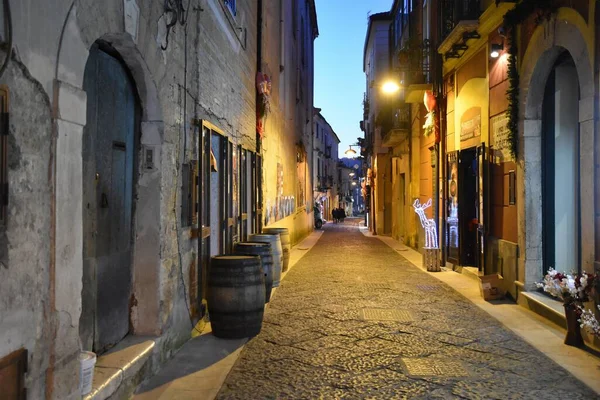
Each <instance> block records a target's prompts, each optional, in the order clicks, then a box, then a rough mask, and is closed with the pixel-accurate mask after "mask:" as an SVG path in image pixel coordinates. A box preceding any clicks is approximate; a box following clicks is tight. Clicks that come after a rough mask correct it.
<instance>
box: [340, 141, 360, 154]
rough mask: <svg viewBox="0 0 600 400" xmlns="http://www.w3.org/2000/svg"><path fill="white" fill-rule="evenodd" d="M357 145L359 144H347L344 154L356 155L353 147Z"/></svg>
mask: <svg viewBox="0 0 600 400" xmlns="http://www.w3.org/2000/svg"><path fill="white" fill-rule="evenodd" d="M358 146H359V145H358V144H351V145H349V146H348V150H346V151H345V152H344V154H345V155H347V156H354V155H356V150H354V149H353V147H358Z"/></svg>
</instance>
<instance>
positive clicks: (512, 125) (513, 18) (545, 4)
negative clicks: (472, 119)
mask: <svg viewBox="0 0 600 400" xmlns="http://www.w3.org/2000/svg"><path fill="white" fill-rule="evenodd" d="M497 3H498V1H496V4H497ZM553 3H554V2H553V1H552V0H523V1H520V2H519V3H518V4H517V5H516V6H515V8H513V9H512V10H510V11H508V12H507V13H506V14H505V15H504V25H505V27H506V28H507V29H506V30H507V33H508V54H509V56H510V57H509V59H508V84H509V87H508V90H507V91H506V96H507V98H508V109H507V111H506V112H507V114H508V140H509V143H510V148H509V151H510V155H511V156H512V157H513V159H515V160H516V159H517V155H518V147H519V85H520V82H519V68H518V66H517V55H518V52H519V49H518V47H517V38H516V36H517V25H519V24H521V23H523V22H525V20H527V18H529V16H530V15H532V14H533V13H537V16H536V19H535V23H536V24H539V23H540V22H541V21H542V20H543V19H549V18H550V16H551V15H552V14H553V13H554V12H556V9H557V6H555V5H554V4H553Z"/></svg>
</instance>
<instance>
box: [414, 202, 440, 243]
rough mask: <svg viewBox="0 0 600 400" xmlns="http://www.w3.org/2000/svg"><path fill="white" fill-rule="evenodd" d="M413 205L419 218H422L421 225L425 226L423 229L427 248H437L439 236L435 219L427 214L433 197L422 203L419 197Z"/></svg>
mask: <svg viewBox="0 0 600 400" xmlns="http://www.w3.org/2000/svg"><path fill="white" fill-rule="evenodd" d="M413 207H414V209H415V212H416V213H417V214H418V215H419V219H420V220H421V226H423V229H425V248H426V249H437V248H438V238H437V227H436V225H435V220H433V219H430V218H427V216H426V215H425V210H426V209H427V208H429V207H431V199H429V201H427V203H425V204H421V202H420V201H419V199H416V200H415V202H414V203H413Z"/></svg>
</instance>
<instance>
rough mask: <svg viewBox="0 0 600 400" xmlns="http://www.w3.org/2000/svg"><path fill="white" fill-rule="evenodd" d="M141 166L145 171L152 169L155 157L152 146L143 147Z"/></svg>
mask: <svg viewBox="0 0 600 400" xmlns="http://www.w3.org/2000/svg"><path fill="white" fill-rule="evenodd" d="M143 152H144V153H143V160H144V161H143V164H144V165H143V166H144V169H145V170H147V171H148V170H153V169H154V168H155V167H154V164H155V163H154V159H155V157H156V154H155V148H154V146H144V148H143Z"/></svg>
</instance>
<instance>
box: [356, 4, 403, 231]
mask: <svg viewBox="0 0 600 400" xmlns="http://www.w3.org/2000/svg"><path fill="white" fill-rule="evenodd" d="M390 18H391V17H390V13H389V12H383V13H377V14H372V15H370V16H369V26H368V28H367V35H366V38H365V46H364V52H363V72H364V73H365V75H366V91H365V96H364V100H363V105H364V115H363V123H362V129H363V131H364V132H365V151H364V153H365V157H366V165H365V167H366V168H368V169H370V171H371V174H370V176H369V175H368V176H367V211H368V214H369V216H368V218H367V220H368V224H369V229H370V230H371V231H373V232H374V233H382V234H383V233H384V232H387V231H389V230H390V229H391V224H390V221H391V219H390V212H391V210H392V208H391V204H390V200H391V197H390V196H389V195H388V196H387V197H386V193H388V194H389V193H391V190H390V189H391V179H390V173H389V170H390V166H391V162H390V159H389V158H390V157H389V154H388V149H387V148H386V147H384V146H383V144H382V140H383V135H385V132H384V131H385V130H386V128H385V127H382V124H381V122H382V121H381V116H380V115H383V113H382V112H385V110H386V108H388V109H389V102H390V99H389V98H386V97H385V96H384V95H383V94H382V93H381V87H382V85H383V83H384V82H385V80H386V79H387V78H389V77H390V75H391V74H390V72H391V71H390V57H389V26H390V22H391V19H390ZM396 100H397V99H396ZM386 189H387V190H386ZM386 199H387V200H388V201H387V205H388V208H387V214H386V208H385V206H386ZM386 221H387V223H386Z"/></svg>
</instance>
